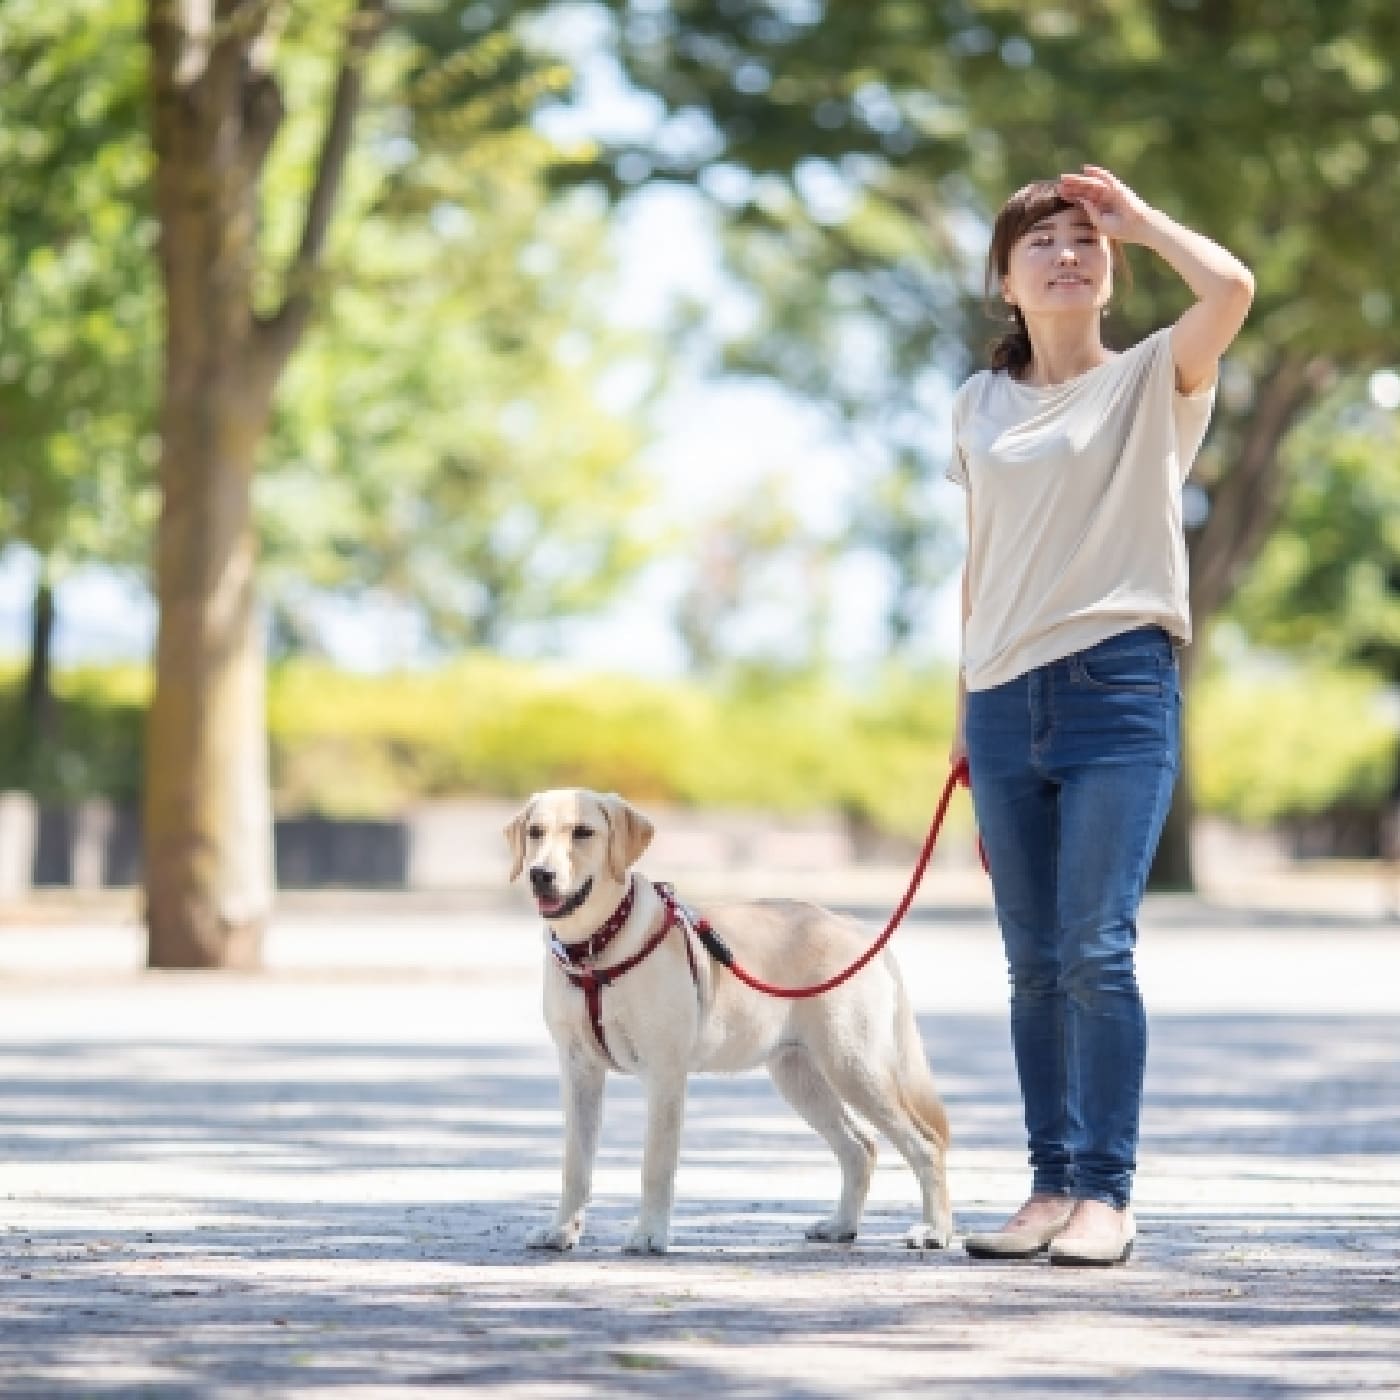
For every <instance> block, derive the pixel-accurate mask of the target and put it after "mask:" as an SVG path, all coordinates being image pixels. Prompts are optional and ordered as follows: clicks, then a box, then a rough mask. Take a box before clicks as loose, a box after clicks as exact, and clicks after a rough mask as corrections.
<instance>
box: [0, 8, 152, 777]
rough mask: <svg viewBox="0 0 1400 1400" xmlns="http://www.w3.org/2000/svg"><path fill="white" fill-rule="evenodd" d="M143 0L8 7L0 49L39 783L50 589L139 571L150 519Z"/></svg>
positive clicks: (27, 705) (1, 380)
mask: <svg viewBox="0 0 1400 1400" xmlns="http://www.w3.org/2000/svg"><path fill="white" fill-rule="evenodd" d="M138 13H139V10H138V6H137V0H120V2H119V3H116V4H99V3H96V0H75V3H73V4H69V5H65V6H53V5H49V4H39V3H35V2H34V0H14V3H11V4H9V5H7V6H6V8H5V14H4V30H3V36H4V42H3V44H0V158H3V161H4V166H5V171H6V194H5V202H4V205H3V208H0V282H3V286H4V288H5V293H4V296H3V298H0V345H3V350H0V426H3V432H4V437H5V454H4V463H3V468H0V472H3V486H4V489H3V492H0V544H4V545H18V544H22V545H25V546H27V547H28V548H29V549H30V550H32V551H33V552H34V554H35V556H36V557H37V561H38V566H37V580H38V581H37V586H36V590H35V598H34V607H33V621H32V628H31V641H30V648H29V662H28V667H27V674H26V678H25V681H24V686H23V702H22V723H21V724H20V725H18V726H16V727H15V729H14V730H13V731H11V734H10V736H9V737H10V739H11V740H12V741H13V742H14V743H15V745H16V746H17V750H18V752H19V753H21V754H23V755H24V756H25V759H24V763H23V764H21V765H19V768H20V769H22V770H23V771H25V772H27V773H28V775H29V781H30V782H31V783H35V784H39V785H44V784H45V783H46V781H48V779H47V777H46V774H47V769H48V760H49V756H50V750H51V746H52V740H53V738H54V728H55V724H56V720H57V712H56V706H55V702H54V697H53V691H52V683H51V655H52V642H53V633H54V627H55V618H56V602H55V597H56V589H57V587H58V585H59V583H60V582H61V581H62V579H63V578H64V577H65V576H66V575H68V574H69V573H71V572H72V570H74V569H75V568H77V567H80V566H82V565H84V564H88V563H92V562H102V563H106V564H110V565H116V566H119V567H126V568H130V569H139V568H140V567H141V565H142V562H143V558H144V552H145V539H146V532H147V530H148V528H149V523H150V520H151V518H152V510H151V506H152V500H151V490H150V486H151V464H152V451H151V444H152V441H153V439H152V437H151V432H152V428H153V415H154V390H155V368H156V363H157V360H156V354H155V351H154V346H155V344H156V341H157V336H156V330H157V324H158V313H157V303H156V297H155V287H154V283H153V279H152V277H151V274H150V248H151V243H152V240H153V237H154V223H153V220H152V217H151V212H150V203H149V180H150V166H151V161H150V153H149V147H148V144H147V142H146V140H145V136H144V133H143V131H142V104H143V101H144V87H143V79H144V73H143V68H142V63H141V53H140V49H139V47H138V46H136V45H135V44H133V43H130V42H125V43H123V42H121V39H122V36H123V31H125V34H126V35H127V36H129V35H130V34H131V33H132V30H133V26H134V23H135V17H136V16H137V14H138Z"/></svg>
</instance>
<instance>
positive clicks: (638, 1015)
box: [545, 977, 674, 1074]
mask: <svg viewBox="0 0 1400 1400" xmlns="http://www.w3.org/2000/svg"><path fill="white" fill-rule="evenodd" d="M631 990H632V989H631V988H622V987H605V988H603V989H602V991H601V994H600V997H599V1005H598V1016H597V1021H596V1023H595V1021H594V1018H593V1015H592V1014H590V1011H589V1008H588V1000H587V997H586V996H585V995H584V993H583V992H582V991H581V990H579V989H577V988H575V987H573V986H572V985H570V984H569V983H568V982H567V981H565V980H564V979H563V978H562V977H551V979H550V988H549V992H548V994H547V995H546V999H545V1020H546V1022H547V1024H548V1026H549V1029H550V1033H551V1034H552V1035H553V1036H554V1039H555V1040H556V1041H557V1042H558V1043H559V1044H560V1045H561V1046H567V1047H568V1048H569V1050H570V1051H571V1052H572V1053H575V1054H578V1053H582V1054H585V1055H591V1056H594V1057H601V1058H602V1059H604V1060H605V1061H608V1062H609V1063H610V1065H611V1067H612V1068H615V1069H620V1070H622V1071H623V1072H625V1073H628V1074H640V1073H641V1072H642V1071H643V1070H645V1069H646V1068H647V1067H648V1066H649V1065H650V1064H651V1062H652V1061H653V1060H655V1059H656V1057H657V1055H658V1054H660V1055H662V1056H663V1057H667V1056H670V1055H673V1054H674V1046H673V1045H671V1044H670V1043H669V1042H670V1041H671V1039H672V1037H671V1035H669V1034H667V1031H666V1027H665V1018H664V1017H661V1018H658V1017H657V1015H656V1014H655V1013H656V1011H657V1008H656V1007H654V1006H651V1007H649V1006H648V1005H647V1001H646V998H644V997H641V998H639V997H636V996H633V995H629V993H630V992H631ZM600 1032H601V1034H600Z"/></svg>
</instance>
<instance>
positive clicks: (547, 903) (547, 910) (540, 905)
mask: <svg viewBox="0 0 1400 1400" xmlns="http://www.w3.org/2000/svg"><path fill="white" fill-rule="evenodd" d="M535 907H536V908H537V909H538V910H539V911H540V913H541V914H543V915H544V916H545V918H548V917H549V916H550V915H551V914H557V913H558V912H559V910H561V909H562V908H563V907H564V901H563V900H562V899H546V898H545V897H544V896H543V895H541V896H540V897H539V898H537V899H536V900H535Z"/></svg>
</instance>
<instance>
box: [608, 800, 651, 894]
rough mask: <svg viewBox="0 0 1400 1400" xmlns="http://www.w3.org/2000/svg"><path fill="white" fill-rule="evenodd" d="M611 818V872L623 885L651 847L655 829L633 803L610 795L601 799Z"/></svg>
mask: <svg viewBox="0 0 1400 1400" xmlns="http://www.w3.org/2000/svg"><path fill="white" fill-rule="evenodd" d="M599 800H600V801H601V802H602V804H603V811H604V813H605V814H606V816H607V819H608V869H609V871H611V873H612V877H613V879H614V880H616V881H617V882H618V883H619V884H621V883H622V882H623V881H624V880H625V879H626V878H627V871H628V870H629V869H630V867H632V866H633V865H635V864H636V863H637V862H638V861H639V860H640V859H641V856H642V852H643V851H645V850H646V848H647V847H648V846H650V845H651V836H652V832H653V831H655V829H656V828H655V827H653V826H652V824H651V821H650V819H649V818H647V817H645V816H643V815H642V813H641V812H639V811H638V810H637V809H636V808H635V807H634V806H633V805H632V804H631V803H630V802H628V801H626V800H625V799H623V798H621V797H619V796H618V795H617V794H616V793H615V792H610V793H608V794H607V795H606V796H604V797H602V798H600V799H599Z"/></svg>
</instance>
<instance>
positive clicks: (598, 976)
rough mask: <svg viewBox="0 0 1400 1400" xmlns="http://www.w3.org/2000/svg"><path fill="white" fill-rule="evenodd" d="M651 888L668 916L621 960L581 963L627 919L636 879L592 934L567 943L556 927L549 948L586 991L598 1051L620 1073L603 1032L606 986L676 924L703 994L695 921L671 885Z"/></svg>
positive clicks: (594, 954) (649, 951)
mask: <svg viewBox="0 0 1400 1400" xmlns="http://www.w3.org/2000/svg"><path fill="white" fill-rule="evenodd" d="M652 888H653V889H655V890H656V893H657V894H658V895H660V896H661V903H662V905H663V906H664V907H665V910H666V917H665V918H664V919H663V920H662V921H661V927H660V928H659V929H658V930H657V931H656V932H655V933H654V934H652V936H651V937H650V938H649V939H648V940H647V941H646V943H645V944H644V945H643V946H642V950H641V951H640V952H639V953H634V954H633V955H632V956H631V957H630V958H626V959H624V960H623V961H622V962H620V963H614V964H613V965H612V966H611V967H585V966H583V965H582V964H583V963H584V960H585V959H591V958H596V957H598V956H599V955H600V954H601V953H602V952H603V950H604V949H605V948H607V946H608V944H610V943H611V942H612V941H613V939H614V938H616V937H617V935H618V933H619V932H620V931H621V929H622V926H623V924H625V923H626V922H627V918H628V915H630V914H631V912H632V906H633V904H634V903H635V902H636V892H637V891H636V884H635V882H633V883H632V884H630V885H629V886H628V887H627V894H626V896H625V897H624V899H623V901H622V903H621V904H619V905H618V906H617V908H616V909H615V910H614V911H613V913H612V915H611V916H610V917H609V918H608V920H607V922H606V923H604V924H603V926H602V927H601V928H600V929H599V930H598V931H597V932H596V933H594V934H593V935H591V936H590V937H588V938H585V939H583V940H582V941H581V942H578V943H565V942H564V941H563V940H562V939H560V938H559V937H558V935H557V934H555V933H554V931H553V930H551V931H550V934H549V951H550V952H551V953H552V954H553V955H554V960H555V962H557V963H558V964H559V967H560V970H561V971H562V972H563V974H564V976H565V977H567V978H568V979H569V981H570V982H572V983H573V985H574V986H575V987H578V988H579V989H580V990H581V991H582V992H583V999H584V1003H585V1004H586V1005H587V1007H588V1020H589V1023H590V1024H591V1025H592V1027H593V1036H594V1039H595V1040H597V1042H598V1048H599V1050H601V1051H602V1052H603V1058H604V1059H605V1060H606V1061H607V1062H608V1063H609V1064H610V1065H611V1066H612V1067H613V1068H614V1069H615V1070H617V1071H618V1072H619V1073H622V1072H623V1070H622V1066H621V1065H619V1064H618V1062H617V1061H616V1060H615V1059H614V1058H613V1054H612V1051H610V1050H609V1049H608V1041H607V1037H606V1036H605V1035H604V1034H603V988H604V987H609V986H611V985H612V984H613V983H614V982H616V981H617V979H618V978H619V977H621V976H622V975H623V974H624V973H628V972H631V971H632V969H633V968H634V967H636V966H637V965H638V964H639V963H643V962H645V961H646V960H647V958H649V957H650V956H651V955H652V954H653V953H654V952H655V951H656V950H657V949H658V948H659V947H660V946H661V944H662V942H663V941H664V940H665V938H666V935H667V934H668V933H670V931H671V927H672V925H674V924H679V925H680V929H681V938H682V939H683V940H684V942H685V956H686V961H687V962H689V964H690V976H691V980H692V981H693V982H694V983H695V991H696V995H697V996H698V995H699V993H700V969H699V968H698V967H697V966H696V964H695V950H694V948H692V947H691V946H690V930H691V928H692V926H693V925H694V923H695V920H694V919H693V918H692V916H691V915H690V911H689V910H687V909H685V908H684V907H683V906H682V905H681V904H680V902H679V901H678V900H677V899H676V892H675V890H674V889H672V887H671V886H670V885H653V887H652Z"/></svg>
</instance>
